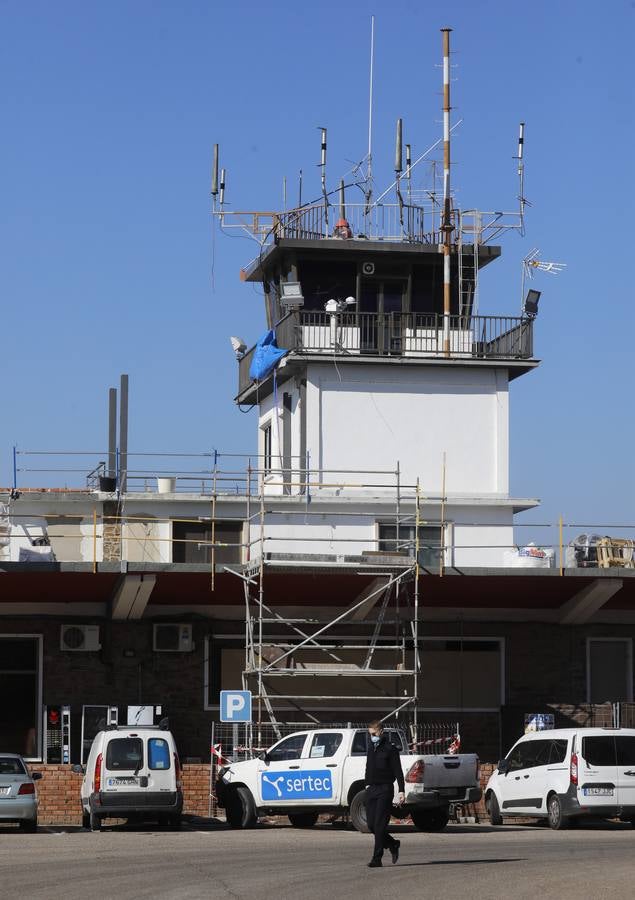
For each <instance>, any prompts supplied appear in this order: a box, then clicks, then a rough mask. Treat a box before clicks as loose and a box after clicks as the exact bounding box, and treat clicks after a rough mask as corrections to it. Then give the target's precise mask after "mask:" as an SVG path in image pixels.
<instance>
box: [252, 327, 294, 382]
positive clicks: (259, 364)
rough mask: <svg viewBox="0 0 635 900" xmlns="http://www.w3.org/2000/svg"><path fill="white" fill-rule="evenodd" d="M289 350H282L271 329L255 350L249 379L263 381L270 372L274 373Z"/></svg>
mask: <svg viewBox="0 0 635 900" xmlns="http://www.w3.org/2000/svg"><path fill="white" fill-rule="evenodd" d="M288 352H289V351H288V350H281V349H280V347H278V343H277V341H276V333H275V331H274V330H273V329H270V330H269V331H267V332H266V334H263V336H262V337H261V338H260V340H259V341H258V343H257V344H256V349H255V350H254V355H253V359H252V360H251V365H250V366H249V377H250V378H253V380H254V381H262V379H263V378H266V377H267V375H269V373H270V372H273V370H274V369H275V367H276V366H277V365H278V363H279V362H280V360H281V359H282V357H283V356H284V355H285V353H288Z"/></svg>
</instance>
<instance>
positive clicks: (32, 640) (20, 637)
mask: <svg viewBox="0 0 635 900" xmlns="http://www.w3.org/2000/svg"><path fill="white" fill-rule="evenodd" d="M0 697H2V703H1V704H0V735H2V750H3V751H5V752H6V753H19V754H20V755H21V756H24V758H25V759H39V758H41V753H42V734H41V723H42V636H41V635H36V634H6V635H4V634H3V635H0Z"/></svg>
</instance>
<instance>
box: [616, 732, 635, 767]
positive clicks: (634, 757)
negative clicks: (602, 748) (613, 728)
mask: <svg viewBox="0 0 635 900" xmlns="http://www.w3.org/2000/svg"><path fill="white" fill-rule="evenodd" d="M615 748H616V750H617V764H618V766H635V737H627V736H626V735H620V734H618V735H616V737H615Z"/></svg>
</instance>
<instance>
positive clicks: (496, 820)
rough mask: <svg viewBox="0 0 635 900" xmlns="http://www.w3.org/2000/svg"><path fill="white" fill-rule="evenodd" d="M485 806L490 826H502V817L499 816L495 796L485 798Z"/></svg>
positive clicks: (499, 812)
mask: <svg viewBox="0 0 635 900" xmlns="http://www.w3.org/2000/svg"><path fill="white" fill-rule="evenodd" d="M486 806H487V812H488V814H489V820H490V823H491V824H492V825H502V824H503V817H502V816H501V811H500V806H499V805H498V800H497V799H496V794H490V795H489V797H488V798H487V803H486Z"/></svg>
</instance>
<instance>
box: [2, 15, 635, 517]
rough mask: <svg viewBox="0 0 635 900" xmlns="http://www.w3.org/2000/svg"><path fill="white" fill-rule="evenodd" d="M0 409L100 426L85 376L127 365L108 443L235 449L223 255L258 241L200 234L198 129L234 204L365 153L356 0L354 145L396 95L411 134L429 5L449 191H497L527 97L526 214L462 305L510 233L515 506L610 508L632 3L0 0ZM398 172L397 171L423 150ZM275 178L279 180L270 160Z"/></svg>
mask: <svg viewBox="0 0 635 900" xmlns="http://www.w3.org/2000/svg"><path fill="white" fill-rule="evenodd" d="M0 13H1V16H2V38H1V44H0V75H1V80H2V85H3V90H2V123H3V140H2V142H1V144H0V162H1V164H0V178H1V180H2V184H1V189H0V196H1V197H2V202H1V204H0V240H1V247H2V257H3V262H2V266H1V270H0V291H1V296H2V308H3V313H2V320H1V321H2V336H3V341H2V344H3V352H2V354H1V356H0V373H1V374H2V384H3V392H2V395H3V416H2V425H1V427H0V437H1V441H0V483H3V484H8V483H9V482H10V471H11V470H10V448H11V446H12V444H13V443H17V444H18V445H19V446H20V447H23V448H26V447H31V448H34V447H39V448H51V447H68V448H89V449H93V448H94V449H100V448H102V447H104V446H105V444H106V398H107V388H108V387H109V386H110V385H115V384H116V383H117V381H118V377H119V373H120V372H128V373H129V374H130V382H131V400H130V415H131V426H130V445H131V449H146V450H147V449H157V450H158V449H165V450H175V449H191V450H205V449H208V448H210V447H218V448H225V449H227V450H250V449H252V448H253V445H254V436H255V428H256V422H255V417H254V415H253V414H252V415H243V414H241V413H240V412H239V411H238V410H237V409H236V408H235V407H234V405H233V402H232V398H233V396H234V394H235V388H236V380H237V372H236V366H235V362H234V358H233V355H232V353H231V350H230V347H229V341H228V337H229V335H231V334H238V335H241V336H242V337H244V338H246V339H247V340H248V341H252V340H253V339H255V338H256V337H257V336H258V334H259V333H260V332H261V331H262V327H263V313H262V302H261V298H260V296H259V294H258V293H257V292H256V291H255V290H254V288H252V286H250V285H244V284H241V283H240V281H239V278H238V273H239V270H240V268H241V266H242V265H244V264H246V263H247V262H248V261H249V260H250V259H251V258H252V257H253V256H254V255H255V252H256V250H257V248H256V245H255V244H254V243H251V242H249V241H248V240H247V239H241V238H238V237H235V238H229V237H225V236H222V235H218V234H217V235H216V239H215V241H214V242H213V241H212V226H211V221H210V215H209V206H210V203H209V200H210V198H209V174H210V160H211V150H212V145H213V143H214V142H218V143H219V144H220V145H221V156H222V163H223V164H224V165H226V167H227V169H228V188H227V198H228V201H229V202H230V203H231V204H233V205H234V207H242V208H255V209H258V208H264V209H270V208H275V207H277V206H280V205H281V195H282V178H283V176H284V175H286V176H288V178H289V182H290V185H291V184H292V183H293V182H294V179H295V177H296V174H297V171H298V169H299V168H302V169H303V170H304V176H305V196H313V195H315V194H317V193H318V191H319V180H318V169H317V167H316V165H315V163H317V161H318V158H319V157H318V154H319V146H318V143H319V140H318V139H319V133H318V131H317V130H316V126H318V125H325V126H327V127H328V129H329V171H330V179H331V183H332V184H333V185H334V184H335V183H336V180H337V178H338V177H339V175H340V174H343V173H344V172H345V171H346V170H347V169H348V168H349V167H350V163H349V162H348V161H349V160H356V159H359V158H361V157H362V156H363V155H364V152H365V149H366V140H367V80H368V52H369V51H368V40H369V28H370V24H369V23H370V15H371V13H374V14H375V16H376V29H377V33H376V59H375V67H376V68H375V72H376V89H375V129H374V131H375V137H374V150H375V173H376V178H377V181H376V183H377V185H378V186H379V185H381V184H386V185H387V184H388V183H389V180H390V175H391V168H392V154H393V140H394V138H393V135H394V126H395V120H396V118H397V117H398V116H402V117H403V119H404V131H405V140H407V141H409V142H411V143H412V145H413V151H414V154H415V155H416V154H417V152H421V151H422V150H423V149H425V147H427V146H428V145H429V144H431V143H432V142H433V141H434V140H436V138H437V137H438V136H439V135H440V96H439V92H440V81H441V72H440V69H439V68H438V66H439V63H440V47H441V38H440V34H439V28H441V27H442V26H445V25H448V26H451V27H452V28H453V29H454V32H453V35H452V44H453V51H454V56H453V63H454V66H455V68H454V69H453V78H454V79H455V80H454V82H453V102H454V105H455V106H456V109H455V111H454V113H453V116H454V120H456V119H457V118H459V117H462V118H463V119H464V122H463V124H462V125H461V127H460V129H458V130H457V133H456V137H455V140H454V144H453V157H454V161H455V162H456V167H455V170H454V185H455V188H456V190H457V197H458V200H459V202H460V204H461V205H462V206H464V207H467V206H480V207H481V208H486V209H492V208H503V207H504V208H509V207H510V205H513V201H514V198H515V196H516V181H515V169H514V163H513V160H512V158H511V157H512V156H513V155H514V153H515V145H516V133H517V124H518V122H519V121H520V120H521V119H522V120H525V121H526V123H527V132H526V165H527V178H526V193H527V196H528V198H529V199H530V200H531V201H532V204H533V206H532V208H531V209H530V210H529V212H528V215H527V236H526V238H524V239H520V238H519V237H518V236H517V235H513V234H512V235H509V236H507V237H506V238H505V240H504V243H503V259H502V260H501V261H499V262H497V263H495V264H494V265H493V266H492V267H491V268H490V269H489V270H488V271H487V273H486V274H485V275H484V276H483V279H482V283H481V311H482V312H484V313H490V314H510V315H514V314H516V312H517V310H518V305H519V293H520V261H521V259H522V257H523V255H524V254H525V253H526V252H527V251H528V250H529V249H530V248H531V247H533V246H538V247H540V248H541V249H542V252H543V256H545V257H546V258H553V259H557V260H563V261H564V262H566V263H567V266H568V267H567V269H566V271H565V273H564V274H562V275H560V276H558V277H557V278H550V277H549V276H543V277H542V278H541V279H540V281H537V282H536V285H535V286H536V287H538V288H540V289H542V290H543V297H542V300H541V313H540V317H539V319H538V324H537V335H536V348H537V355H538V356H539V357H541V358H542V359H543V360H544V362H543V365H542V366H541V368H540V369H539V370H538V371H536V372H534V373H533V374H530V375H528V376H525V377H524V378H521V379H519V380H518V381H517V382H515V383H514V384H513V385H512V392H511V409H512V417H511V423H512V425H511V427H512V491H513V493H514V494H515V495H516V496H537V497H541V498H542V499H543V504H544V505H543V509H542V511H541V512H539V513H537V514H535V518H536V520H542V521H545V520H547V519H553V518H555V517H556V516H557V515H559V514H560V513H561V512H562V514H563V515H564V516H565V517H567V518H569V519H570V520H575V521H579V522H583V521H584V522H588V523H598V524H599V523H601V522H611V523H614V522H630V521H633V520H635V512H634V511H633V500H634V499H635V490H634V488H633V475H632V455H633V454H632V446H633V438H634V433H633V432H634V426H633V412H632V407H633V399H632V393H633V392H632V364H631V359H632V349H631V347H632V340H633V333H634V328H633V326H634V325H635V315H634V313H633V281H634V278H633V264H632V260H631V252H632V251H631V237H630V230H631V228H632V210H633V199H634V197H633V194H634V191H633V174H632V162H631V160H632V145H633V138H634V133H633V132H634V124H633V108H634V104H633V101H634V96H633V78H632V46H633V39H634V38H635V3H634V2H630V0H629V2H623V0H613V2H609V3H608V4H604V5H599V4H591V3H589V2H586V3H579V2H578V3H574V2H560V3H558V2H556V3H554V2H545V0H537V2H533V3H532V4H531V6H527V5H526V4H519V3H509V2H481V3H475V2H449V3H446V4H444V8H443V14H442V15H441V8H440V6H439V5H438V4H422V3H407V2H400V0H395V2H391V3H390V4H386V3H383V4H378V3H365V2H349V3H346V4H341V3H338V4H335V3H329V2H324V3H321V4H315V5H314V4H310V5H309V4H298V3H297V2H296V3H290V2H280V3H270V4H264V3H257V4H256V3H247V2H241V0H236V2H233V3H226V2H216V3H211V2H192V0H189V2H187V0H184V2H180V3H176V2H161V0H157V2H150V0H135V2H133V0H128V2H117V0H111V2H108V3H103V2H102V3H97V2H85V0H84V2H69V0H60V2H58V3H55V4H51V3H48V2H25V0H22V2H11V0H3V2H2V3H1V4H0ZM422 174H423V173H422ZM289 190H290V191H291V187H290V188H289Z"/></svg>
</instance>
